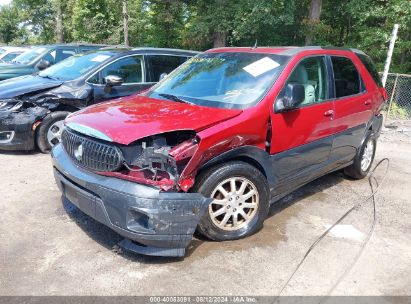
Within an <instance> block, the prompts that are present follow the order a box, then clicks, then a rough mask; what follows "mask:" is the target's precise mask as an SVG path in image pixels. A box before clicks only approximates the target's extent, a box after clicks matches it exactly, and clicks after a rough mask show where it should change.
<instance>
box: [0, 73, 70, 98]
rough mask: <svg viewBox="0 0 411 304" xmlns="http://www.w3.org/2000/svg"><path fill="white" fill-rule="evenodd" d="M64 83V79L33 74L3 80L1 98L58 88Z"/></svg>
mask: <svg viewBox="0 0 411 304" xmlns="http://www.w3.org/2000/svg"><path fill="white" fill-rule="evenodd" d="M62 83H63V81H58V80H53V79H49V78H43V77H40V76H33V75H28V76H22V77H16V78H11V79H8V80H3V81H1V82H0V100H1V99H8V98H15V97H18V96H21V95H25V94H30V93H36V92H37V91H43V90H47V89H52V88H56V87H58V86H60V85H61V84H62Z"/></svg>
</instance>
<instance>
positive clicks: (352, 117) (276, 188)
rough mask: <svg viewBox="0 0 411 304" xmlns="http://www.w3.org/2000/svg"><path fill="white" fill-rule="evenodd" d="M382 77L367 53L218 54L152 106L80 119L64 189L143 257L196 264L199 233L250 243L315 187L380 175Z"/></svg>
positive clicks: (60, 167) (60, 163)
mask: <svg viewBox="0 0 411 304" xmlns="http://www.w3.org/2000/svg"><path fill="white" fill-rule="evenodd" d="M347 60H348V61H347ZM362 62H365V64H364V63H362ZM371 64H372V62H371ZM350 65H351V66H350ZM339 66H343V67H344V68H345V67H347V66H349V67H350V68H351V69H346V70H341V71H338V67H339ZM369 67H370V61H369V58H368V57H366V55H365V54H363V53H362V52H360V51H356V50H355V51H353V50H335V49H324V48H255V49H254V48H253V49H250V48H226V49H215V50H211V51H208V52H206V53H203V54H200V55H198V56H196V57H194V58H192V59H191V60H189V61H188V62H186V63H185V64H183V65H182V66H181V67H179V68H178V69H177V70H175V71H174V72H172V73H171V74H170V75H168V76H167V77H166V78H165V79H163V80H162V81H161V82H160V83H159V84H157V85H156V86H154V87H153V88H151V89H150V90H148V91H147V92H145V93H142V94H140V95H137V96H130V97H126V98H120V99H118V100H115V101H111V102H107V103H104V104H98V105H95V106H91V107H88V108H86V109H83V110H81V111H79V112H76V113H74V114H72V115H70V116H69V117H68V118H67V119H66V121H65V130H64V132H63V134H62V144H61V145H58V146H56V147H55V148H54V149H53V151H52V157H53V166H54V174H55V178H56V181H57V184H58V186H59V188H60V190H61V191H62V193H63V197H64V199H65V200H67V201H69V202H71V203H73V204H75V205H76V206H77V207H79V208H80V209H81V210H82V211H84V212H85V213H86V214H88V215H90V216H91V217H93V218H94V219H96V220H98V221H100V222H101V223H103V224H105V225H107V226H109V227H110V228H111V229H113V230H115V231H116V232H118V233H119V234H121V235H122V236H124V237H125V238H126V239H125V241H123V242H122V244H121V245H122V246H123V247H125V248H126V249H129V250H132V251H134V252H138V253H143V254H148V255H162V256H183V255H184V253H185V248H186V247H187V246H188V244H189V242H190V241H191V238H192V236H193V233H194V232H195V231H196V230H198V231H199V232H200V233H202V234H203V235H205V236H206V237H208V238H210V239H213V240H234V239H238V238H241V237H245V236H247V235H250V234H252V233H254V232H256V231H258V229H260V228H261V226H262V224H263V221H264V219H265V217H266V216H267V213H268V208H269V205H270V202H273V201H276V200H278V199H279V198H281V197H283V196H284V195H286V194H287V193H290V192H291V191H293V190H294V189H296V188H298V187H300V186H301V185H303V184H305V183H307V182H309V181H311V180H313V179H315V178H316V177H319V176H321V175H323V174H325V173H327V172H331V171H333V170H337V169H341V168H344V167H347V168H348V170H347V172H348V173H349V174H350V175H351V176H354V177H356V178H360V177H363V176H365V175H366V174H367V172H368V170H369V168H370V166H371V163H372V160H373V157H374V153H375V145H376V138H378V134H379V130H380V127H381V122H382V116H381V115H380V113H379V112H380V109H381V107H382V104H383V102H384V96H383V94H382V93H381V88H380V85H379V83H378V81H377V79H373V78H375V77H378V74H375V72H374V71H371V72H370V71H368V70H367V69H369ZM333 71H334V72H333ZM338 73H339V74H338ZM344 73H345V74H347V75H345V74H344ZM337 74H338V75H337ZM344 77H345V78H344ZM344 94H345V95H344ZM340 95H341V96H340ZM337 100H338V101H337ZM344 111H345V112H344ZM364 154H367V155H366V157H365V156H364ZM363 157H365V160H366V161H367V162H365V160H364V159H362V158H363ZM360 163H361V164H362V167H361V166H360V165H359V164H360ZM365 165H366V166H365ZM358 166H360V167H361V168H360V167H358Z"/></svg>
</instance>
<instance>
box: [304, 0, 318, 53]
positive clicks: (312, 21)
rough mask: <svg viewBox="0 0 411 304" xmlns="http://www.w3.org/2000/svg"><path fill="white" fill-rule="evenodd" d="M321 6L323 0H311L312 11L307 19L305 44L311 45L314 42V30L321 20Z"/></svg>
mask: <svg viewBox="0 0 411 304" xmlns="http://www.w3.org/2000/svg"><path fill="white" fill-rule="evenodd" d="M321 6H322V0H311V5H310V12H309V14H308V20H307V25H308V31H307V36H306V38H305V45H310V44H312V43H313V35H314V30H315V27H316V26H317V25H318V23H319V22H320V16H321Z"/></svg>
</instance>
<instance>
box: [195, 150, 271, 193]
mask: <svg viewBox="0 0 411 304" xmlns="http://www.w3.org/2000/svg"><path fill="white" fill-rule="evenodd" d="M228 161H242V162H245V163H248V164H250V165H251V166H253V167H255V168H257V169H258V170H259V171H260V172H261V173H262V174H263V175H264V176H265V178H266V179H267V182H268V185H269V186H270V188H271V187H272V185H273V184H274V182H275V177H274V174H273V170H272V163H271V161H270V155H269V154H268V153H267V152H266V151H263V150H261V149H259V148H257V147H254V146H243V147H239V148H235V149H232V150H230V151H227V152H224V153H222V154H220V155H218V156H216V157H214V158H212V159H210V160H209V161H207V162H206V163H204V164H203V165H202V166H201V167H200V169H199V170H198V172H199V173H201V172H202V171H204V170H207V169H209V168H210V167H213V166H216V165H219V164H221V163H225V162H228Z"/></svg>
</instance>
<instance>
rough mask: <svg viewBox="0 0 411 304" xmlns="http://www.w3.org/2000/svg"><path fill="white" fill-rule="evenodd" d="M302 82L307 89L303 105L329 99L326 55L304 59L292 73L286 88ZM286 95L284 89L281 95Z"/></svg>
mask: <svg viewBox="0 0 411 304" xmlns="http://www.w3.org/2000/svg"><path fill="white" fill-rule="evenodd" d="M291 83H296V84H302V85H303V86H304V90H305V100H304V101H303V102H302V105H309V104H316V103H320V102H322V101H324V100H326V99H328V81H327V72H326V65H325V57H323V56H319V57H310V58H306V59H303V60H302V61H301V62H300V63H299V64H298V65H297V66H296V67H295V69H294V71H293V72H292V73H291V75H290V77H289V78H288V80H287V82H286V84H285V86H284V88H286V87H287V85H288V84H291ZM283 95H284V89H283V91H282V92H281V96H283Z"/></svg>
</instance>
